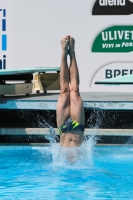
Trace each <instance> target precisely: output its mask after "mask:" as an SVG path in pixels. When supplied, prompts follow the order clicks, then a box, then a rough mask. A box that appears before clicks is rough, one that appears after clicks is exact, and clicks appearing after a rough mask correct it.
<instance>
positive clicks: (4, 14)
mask: <svg viewBox="0 0 133 200" xmlns="http://www.w3.org/2000/svg"><path fill="white" fill-rule="evenodd" d="M3 17H6V9H3Z"/></svg>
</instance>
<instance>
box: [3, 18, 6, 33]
mask: <svg viewBox="0 0 133 200" xmlns="http://www.w3.org/2000/svg"><path fill="white" fill-rule="evenodd" d="M2 31H6V19H2Z"/></svg>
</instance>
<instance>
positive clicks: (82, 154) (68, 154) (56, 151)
mask: <svg viewBox="0 0 133 200" xmlns="http://www.w3.org/2000/svg"><path fill="white" fill-rule="evenodd" d="M94 144H95V139H94V137H89V138H88V139H87V140H86V141H84V142H83V143H82V145H81V146H80V147H71V148H70V147H68V148H64V147H61V146H60V144H59V143H51V148H50V151H51V154H52V158H53V159H52V166H53V167H58V168H59V167H60V168H62V167H63V168H69V169H86V168H88V167H91V166H92V156H93V150H94Z"/></svg>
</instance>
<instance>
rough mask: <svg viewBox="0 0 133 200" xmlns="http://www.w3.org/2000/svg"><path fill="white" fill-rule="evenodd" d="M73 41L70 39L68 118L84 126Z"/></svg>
mask: <svg viewBox="0 0 133 200" xmlns="http://www.w3.org/2000/svg"><path fill="white" fill-rule="evenodd" d="M74 45H75V40H74V39H73V38H72V37H70V40H69V53H70V60H71V61H70V68H69V70H70V116H71V117H72V119H73V120H75V121H77V122H79V123H80V124H82V125H84V124H85V116H84V107H83V102H82V99H81V97H80V94H79V71H78V66H77V62H76V56H75V51H74Z"/></svg>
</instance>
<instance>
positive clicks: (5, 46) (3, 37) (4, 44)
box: [2, 35, 7, 51]
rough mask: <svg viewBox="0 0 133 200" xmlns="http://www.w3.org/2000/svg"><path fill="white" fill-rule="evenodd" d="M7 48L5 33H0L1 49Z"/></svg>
mask: <svg viewBox="0 0 133 200" xmlns="http://www.w3.org/2000/svg"><path fill="white" fill-rule="evenodd" d="M6 50H7V35H2V51H6Z"/></svg>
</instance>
